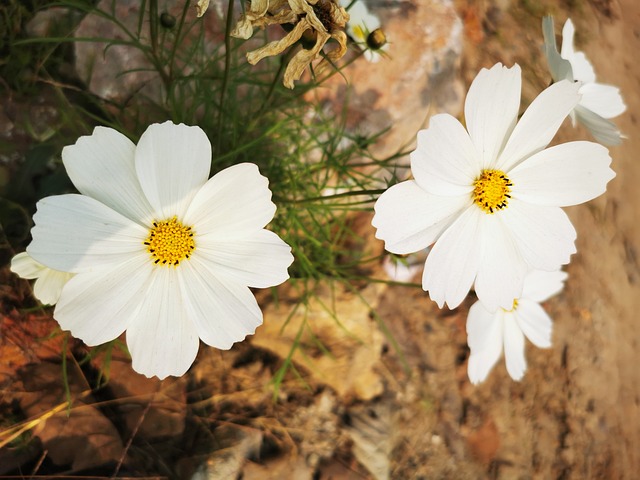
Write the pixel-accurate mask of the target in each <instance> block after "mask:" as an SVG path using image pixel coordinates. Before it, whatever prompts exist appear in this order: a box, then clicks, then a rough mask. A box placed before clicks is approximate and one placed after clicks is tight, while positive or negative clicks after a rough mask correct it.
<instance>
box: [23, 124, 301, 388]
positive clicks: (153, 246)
mask: <svg viewBox="0 0 640 480" xmlns="http://www.w3.org/2000/svg"><path fill="white" fill-rule="evenodd" d="M62 159H63V162H64V165H65V168H66V170H67V173H68V174H69V177H70V178H71V181H72V182H73V183H74V185H75V186H76V188H77V189H78V190H79V191H80V193H81V194H82V195H75V194H71V195H60V196H53V197H48V198H45V199H43V200H41V201H39V202H38V204H37V212H36V214H35V215H34V222H35V226H34V228H33V229H32V232H31V233H32V236H33V241H32V243H31V244H30V245H29V246H28V247H27V252H28V253H29V255H31V257H33V258H34V259H35V260H36V261H38V262H40V263H42V264H43V265H45V266H47V267H49V268H52V269H55V270H60V271H64V272H71V273H74V274H75V275H74V277H73V278H71V280H69V281H68V282H67V284H66V285H65V286H64V288H63V289H62V294H61V295H60V300H59V301H58V304H57V305H56V309H55V311H54V318H55V319H56V320H57V321H58V323H59V324H60V326H61V327H62V328H63V329H64V330H69V331H71V334H72V335H74V336H75V337H78V338H80V339H82V340H83V341H84V342H85V343H86V344H87V345H99V344H102V343H105V342H108V341H110V340H113V339H115V338H117V337H118V336H119V335H121V334H122V333H123V332H124V331H125V330H126V332H127V335H126V336H127V345H128V347H129V351H130V353H131V358H132V363H133V368H134V369H135V370H136V371H138V372H140V373H143V374H144V375H147V376H149V377H150V376H154V375H155V376H158V377H159V378H165V377H167V376H168V375H182V374H183V373H184V372H185V371H186V370H187V369H188V368H189V366H190V365H191V364H192V363H193V361H194V359H195V357H196V354H197V352H198V346H199V340H198V338H201V339H202V340H203V341H204V342H205V343H206V344H208V345H211V346H214V347H217V348H221V349H228V348H230V347H231V346H232V344H233V343H234V342H238V341H240V340H242V339H244V338H245V336H246V335H248V334H252V333H253V332H254V331H255V329H256V327H257V326H259V325H260V324H261V323H262V312H261V311H260V308H259V307H258V304H257V302H256V299H255V297H254V296H253V294H252V292H251V290H250V289H249V287H256V288H265V287H270V286H274V285H278V284H280V283H282V282H284V281H285V280H286V279H287V278H288V273H287V267H288V266H289V265H290V264H291V262H292V261H293V257H292V255H291V249H290V247H289V246H288V245H287V244H286V243H285V242H283V241H282V240H281V239H280V238H279V237H278V236H277V235H276V234H275V233H273V232H270V231H268V230H265V229H264V226H265V225H266V224H267V223H269V222H270V221H271V219H272V218H273V215H274V213H275V210H276V207H275V205H274V204H273V203H272V202H271V191H270V190H269V188H268V180H267V179H266V178H265V177H263V176H262V175H260V173H259V172H258V167H257V166H256V165H253V164H249V163H243V164H239V165H235V166H233V167H229V168H227V169H225V170H223V171H221V172H219V173H218V174H216V175H214V176H213V177H212V178H210V179H208V176H209V169H210V167H211V145H210V143H209V140H208V139H207V137H206V135H205V133H204V132H203V131H202V130H201V129H200V128H198V127H189V126H186V125H182V124H180V125H175V124H173V123H171V122H166V123H163V124H154V125H151V126H150V127H149V128H148V129H147V130H146V131H145V132H144V133H143V135H142V137H141V138H140V141H139V142H138V145H137V146H136V145H134V144H133V143H132V142H131V141H130V140H129V139H128V138H127V137H125V136H124V135H122V134H120V133H118V132H117V131H115V130H112V129H110V128H103V127H97V128H96V129H95V130H94V132H93V134H92V135H90V136H86V137H82V138H80V139H79V140H78V141H77V143H76V144H75V145H72V146H68V147H65V149H64V150H63V151H62Z"/></svg>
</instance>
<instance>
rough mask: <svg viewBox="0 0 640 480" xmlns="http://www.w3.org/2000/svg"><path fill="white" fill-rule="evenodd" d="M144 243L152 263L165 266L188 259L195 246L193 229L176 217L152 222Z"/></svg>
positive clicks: (175, 264)
mask: <svg viewBox="0 0 640 480" xmlns="http://www.w3.org/2000/svg"><path fill="white" fill-rule="evenodd" d="M144 244H145V246H146V248H147V252H149V253H150V254H151V260H152V261H153V263H155V264H156V265H166V266H169V265H173V266H177V265H178V264H179V263H180V262H181V261H182V260H185V259H188V258H189V257H190V256H191V254H192V253H193V251H194V250H195V248H196V242H195V241H194V239H193V230H192V229H191V227H187V226H185V225H183V224H182V223H181V222H179V221H178V219H177V218H176V217H173V218H170V219H169V220H164V221H162V222H153V226H152V227H151V228H150V229H149V236H148V237H147V239H146V240H145V241H144Z"/></svg>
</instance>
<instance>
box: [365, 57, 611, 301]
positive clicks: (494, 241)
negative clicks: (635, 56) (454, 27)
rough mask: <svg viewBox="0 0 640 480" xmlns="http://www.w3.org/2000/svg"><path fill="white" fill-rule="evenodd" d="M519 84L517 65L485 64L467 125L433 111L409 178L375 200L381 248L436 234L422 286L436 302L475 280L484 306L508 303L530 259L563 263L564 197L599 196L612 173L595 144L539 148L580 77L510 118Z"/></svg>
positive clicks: (568, 237)
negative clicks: (486, 67) (486, 66)
mask: <svg viewBox="0 0 640 480" xmlns="http://www.w3.org/2000/svg"><path fill="white" fill-rule="evenodd" d="M520 86H521V78H520V67H519V66H518V65H515V66H514V67H513V68H506V67H503V66H502V65H501V64H497V65H495V66H494V67H493V68H491V70H486V69H483V70H481V71H480V73H479V74H478V76H477V77H476V78H475V80H474V81H473V83H472V84H471V87H470V88H469V93H468V94H467V98H466V102H465V118H466V124H467V130H465V128H464V127H463V126H462V124H461V123H460V122H459V121H458V120H456V119H455V118H454V117H452V116H451V115H448V114H440V115H435V116H433V117H432V118H431V121H430V125H429V128H428V129H426V130H421V131H420V132H418V144H417V148H416V150H415V151H414V152H413V153H412V154H411V170H412V173H413V177H414V180H409V181H406V182H402V183H399V184H397V185H394V186H392V187H391V188H390V189H389V190H387V191H386V192H385V193H383V194H382V195H381V196H380V197H379V198H378V201H377V202H376V205H375V215H374V217H373V220H372V223H373V225H374V227H376V228H377V229H378V230H377V233H376V237H377V238H380V239H382V240H384V241H385V247H386V249H387V250H388V251H390V252H392V253H397V254H407V253H412V252H417V251H418V250H421V249H423V248H426V247H427V246H429V245H431V244H432V243H434V242H435V244H434V245H433V248H432V250H431V252H430V253H429V256H428V257H427V260H426V263H425V268H424V273H423V276H422V288H423V289H424V290H427V291H428V292H429V295H430V297H431V298H432V299H433V300H435V301H436V302H437V303H438V305H439V306H440V307H442V306H443V304H444V303H445V302H446V303H447V304H448V305H449V308H455V307H457V306H458V305H459V304H460V303H461V302H462V300H463V299H464V298H465V296H466V295H467V293H468V292H469V289H470V288H471V286H472V284H474V282H475V290H476V293H477V295H478V297H479V298H480V300H482V302H483V303H484V304H485V306H486V307H487V308H488V309H490V310H493V311H495V310H496V309H497V308H498V307H502V308H505V309H510V308H511V305H512V303H513V299H514V298H518V297H520V294H521V293H522V283H523V280H524V276H525V274H526V273H527V272H528V271H529V270H533V269H539V270H546V271H553V270H558V269H559V268H560V266H561V265H564V264H566V263H568V262H569V257H570V256H571V254H573V253H575V246H574V241H575V238H576V232H575V230H574V228H573V225H572V224H571V221H570V220H569V218H568V217H567V215H566V214H565V213H564V211H563V210H562V209H561V208H560V207H564V206H568V205H577V204H579V203H582V202H586V201H587V200H590V199H592V198H595V197H597V196H598V195H600V194H602V193H604V191H605V189H606V185H607V182H608V181H609V180H611V179H612V178H613V177H614V176H615V173H614V172H613V171H612V170H611V169H610V168H609V164H610V163H611V158H610V157H609V153H608V151H607V149H606V148H605V147H603V146H602V145H598V144H596V143H593V142H571V143H565V144H562V145H557V146H554V147H550V148H546V149H545V147H546V146H547V145H548V143H549V142H550V141H551V139H552V138H553V136H554V135H555V133H556V131H557V130H558V128H559V127H560V124H561V123H562V121H563V120H564V118H565V117H566V116H567V114H568V113H569V112H570V111H571V110H572V109H573V108H574V107H575V106H576V104H577V103H578V101H579V99H580V95H579V94H578V88H579V85H578V84H574V83H571V82H568V81H566V80H565V81H561V82H558V83H556V84H554V85H552V86H550V87H549V88H547V89H546V90H545V91H543V92H542V93H541V94H540V95H539V96H538V97H537V98H536V99H535V100H534V101H533V102H532V103H531V105H530V106H529V108H528V109H527V110H526V112H525V113H524V115H523V116H522V118H521V119H520V121H518V122H517V118H518V109H519V105H520ZM516 122H517V124H516Z"/></svg>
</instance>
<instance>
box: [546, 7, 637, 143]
mask: <svg viewBox="0 0 640 480" xmlns="http://www.w3.org/2000/svg"><path fill="white" fill-rule="evenodd" d="M542 33H543V35H544V51H545V55H546V57H547V63H548V64H549V70H550V71H551V75H552V77H553V80H554V81H556V82H559V81H561V80H569V81H574V80H575V81H580V82H582V83H581V87H580V90H579V92H580V94H581V98H580V101H579V102H578V105H576V107H575V108H574V110H573V111H572V112H571V113H570V115H571V120H572V121H573V124H574V126H575V123H576V121H578V122H580V123H582V124H583V125H584V126H585V127H586V128H587V129H588V130H589V131H590V132H591V134H592V135H593V137H594V138H595V139H596V140H597V141H598V142H600V143H602V144H603V145H618V144H619V143H620V141H621V134H620V131H619V130H618V127H616V125H615V124H614V123H613V122H611V121H609V120H608V119H610V118H614V117H617V116H618V115H620V114H622V113H623V112H624V111H625V110H626V109H627V107H626V105H625V104H624V101H623V100H622V96H621V95H620V90H619V89H618V88H617V87H614V86H613V85H605V84H603V83H598V82H596V74H595V71H594V69H593V66H592V65H591V63H589V60H588V59H587V57H586V56H585V54H584V53H582V52H579V51H577V50H575V48H574V46H573V36H574V33H575V29H574V27H573V22H571V19H570V18H569V19H567V21H566V22H565V24H564V27H563V28H562V49H561V51H560V53H558V47H557V46H556V38H555V33H554V27H553V17H545V18H544V19H543V20H542Z"/></svg>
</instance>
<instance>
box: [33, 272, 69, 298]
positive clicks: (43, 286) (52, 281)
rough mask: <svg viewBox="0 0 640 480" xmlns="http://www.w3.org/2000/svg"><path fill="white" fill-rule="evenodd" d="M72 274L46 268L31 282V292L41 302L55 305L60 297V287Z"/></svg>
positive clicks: (62, 286) (61, 287)
mask: <svg viewBox="0 0 640 480" xmlns="http://www.w3.org/2000/svg"><path fill="white" fill-rule="evenodd" d="M73 275H74V274H73V273H67V272H59V271H57V270H51V269H50V268H47V269H46V270H45V271H44V272H43V273H42V275H41V276H40V278H38V279H37V280H36V281H35V283H34V284H33V294H34V295H35V296H36V298H37V299H38V300H40V302H42V304H44V305H55V304H56V303H57V302H58V300H59V299H60V295H61V294H62V289H63V288H64V286H65V285H66V284H67V282H68V281H69V280H71V278H72V277H73Z"/></svg>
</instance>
